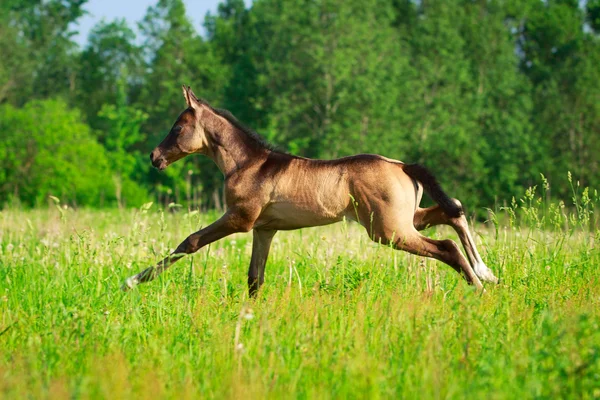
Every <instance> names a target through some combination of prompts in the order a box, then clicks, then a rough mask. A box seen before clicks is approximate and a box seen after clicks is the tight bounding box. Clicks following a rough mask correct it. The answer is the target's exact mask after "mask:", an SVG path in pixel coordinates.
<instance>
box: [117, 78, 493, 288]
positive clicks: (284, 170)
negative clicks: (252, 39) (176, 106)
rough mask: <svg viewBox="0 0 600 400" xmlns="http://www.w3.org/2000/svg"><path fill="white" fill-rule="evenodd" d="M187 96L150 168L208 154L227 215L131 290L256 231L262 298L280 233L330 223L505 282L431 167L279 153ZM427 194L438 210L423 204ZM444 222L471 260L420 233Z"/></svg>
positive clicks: (253, 265) (365, 157)
mask: <svg viewBox="0 0 600 400" xmlns="http://www.w3.org/2000/svg"><path fill="white" fill-rule="evenodd" d="M183 94H184V97H185V99H186V103H187V105H188V108H187V109H186V110H185V111H183V112H182V113H181V115H180V116H179V117H178V119H177V121H176V122H175V124H174V125H173V127H172V129H171V131H170V132H169V134H168V135H167V136H166V137H165V139H164V140H163V141H162V142H161V143H160V144H159V145H158V146H157V147H156V149H154V151H153V152H152V153H151V155H150V158H151V160H152V164H153V165H154V166H155V167H156V168H158V169H160V170H163V169H165V168H166V167H167V166H169V165H170V164H171V163H173V162H175V161H177V160H179V159H181V158H183V157H185V156H187V155H189V154H194V153H200V154H204V155H206V156H208V157H210V158H211V159H212V160H213V161H214V162H215V163H216V164H217V166H218V167H219V169H220V170H221V172H222V173H223V175H224V176H225V200H226V204H227V212H226V213H225V214H224V215H223V216H222V217H221V218H219V219H218V220H217V221H215V222H214V223H213V224H211V225H209V226H208V227H206V228H204V229H202V230H200V231H198V232H196V233H193V234H191V235H190V236H189V237H188V238H187V239H186V240H184V241H183V242H182V243H181V244H180V245H179V246H178V247H177V249H176V250H175V252H174V253H173V254H171V255H170V256H168V257H167V258H165V259H164V260H162V261H161V262H160V263H158V265H157V266H156V267H150V268H148V269H146V270H144V271H142V272H140V273H139V274H137V275H134V276H132V277H130V278H128V279H127V280H126V282H125V284H124V285H123V289H125V290H127V289H130V288H132V287H133V286H135V285H136V284H138V283H142V282H146V281H149V280H152V279H154V278H155V277H156V276H157V275H158V274H159V273H161V272H162V271H164V270H165V269H166V268H168V267H169V266H170V265H172V264H173V263H174V262H175V261H177V260H178V259H180V258H181V257H183V256H184V255H185V254H190V253H194V252H196V251H198V250H199V249H201V248H202V247H204V246H206V245H207V244H209V243H212V242H214V241H216V240H219V239H221V238H223V237H225V236H227V235H230V234H232V233H235V232H248V231H250V230H252V231H253V245H252V258H251V261H250V269H249V271H248V286H249V291H250V295H251V296H255V295H256V292H257V290H258V288H259V287H260V285H262V283H263V281H264V270H265V264H266V261H267V257H268V254H269V248H270V245H271V240H272V238H273V236H274V235H275V233H276V232H277V231H278V230H291V229H298V228H305V227H310V226H318V225H327V224H331V223H334V222H338V221H341V220H342V219H344V218H346V219H350V220H354V221H356V222H358V223H360V224H361V225H363V226H364V227H365V228H366V229H367V231H368V234H369V237H370V238H371V239H372V240H374V241H376V242H380V243H382V244H386V245H391V246H393V247H394V248H397V249H401V250H405V251H408V252H410V253H413V254H418V255H421V256H426V257H432V258H435V259H438V260H440V261H442V262H444V263H446V264H448V265H450V266H451V267H452V268H454V269H455V270H456V271H457V272H459V273H461V274H462V275H463V276H464V277H465V279H466V280H467V282H469V283H471V284H474V285H476V286H477V287H478V288H482V284H481V281H480V279H481V280H485V281H491V282H497V278H496V277H495V276H494V274H493V273H492V271H491V270H490V269H489V268H487V267H486V266H485V264H484V263H483V261H482V260H481V257H480V256H479V253H478V252H477V249H476V247H475V242H474V241H473V238H472V236H471V234H470V233H469V228H468V224H467V220H466V218H465V217H464V213H463V212H462V206H461V204H460V202H459V201H458V200H455V199H450V198H449V197H448V196H447V195H446V194H445V193H444V192H443V191H442V189H441V187H440V186H439V184H438V183H437V181H436V180H435V178H434V177H433V176H432V175H431V174H430V173H429V172H428V171H427V170H426V169H425V168H424V167H422V166H419V165H417V164H410V165H409V164H404V163H402V162H400V161H396V160H392V159H389V158H386V157H383V156H379V155H373V154H359V155H356V156H351V157H344V158H340V159H336V160H313V159H308V158H303V157H297V156H293V155H289V154H284V153H280V152H277V151H274V150H272V149H271V148H270V147H269V146H268V145H267V144H265V143H264V142H263V141H262V140H261V139H260V137H259V136H258V135H256V134H255V133H253V132H252V131H250V130H248V129H247V128H245V127H243V126H242V125H241V124H240V123H239V122H238V121H237V120H236V119H235V118H234V117H233V116H232V115H231V114H230V113H229V112H227V111H224V110H218V109H214V108H213V107H211V106H210V105H209V104H208V103H207V102H206V101H203V100H200V99H198V98H197V97H196V96H195V95H194V93H193V92H192V91H191V89H190V88H189V87H184V88H183ZM423 189H424V190H425V191H426V192H428V193H429V195H430V196H431V197H432V198H433V199H434V200H435V201H436V202H437V203H438V205H437V206H434V207H430V208H425V209H423V208H420V207H419V203H420V201H421V196H422V193H423ZM439 224H447V225H450V226H452V227H453V228H454V229H455V230H456V232H457V233H458V235H459V238H460V240H461V242H462V244H463V246H464V248H465V251H466V254H467V258H465V257H464V256H463V254H462V253H461V252H460V250H459V248H458V246H457V245H456V243H454V242H453V241H452V240H434V239H430V238H428V237H425V236H423V235H421V234H420V233H419V232H418V231H419V230H422V229H424V228H426V227H429V226H434V225H439ZM467 259H468V260H467Z"/></svg>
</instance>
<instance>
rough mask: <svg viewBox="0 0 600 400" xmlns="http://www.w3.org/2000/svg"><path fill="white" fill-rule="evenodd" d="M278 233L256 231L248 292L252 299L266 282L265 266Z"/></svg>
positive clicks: (254, 233)
mask: <svg viewBox="0 0 600 400" xmlns="http://www.w3.org/2000/svg"><path fill="white" fill-rule="evenodd" d="M275 233H277V231H271V230H259V229H254V231H253V239H252V258H251V259H250V268H249V269H248V291H249V294H250V297H256V294H257V293H258V289H260V287H261V286H262V284H263V282H264V281H265V265H266V263H267V258H268V257H269V250H270V248H271V241H272V240H273V236H275Z"/></svg>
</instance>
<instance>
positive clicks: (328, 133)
mask: <svg viewBox="0 0 600 400" xmlns="http://www.w3.org/2000/svg"><path fill="white" fill-rule="evenodd" d="M85 3H86V0H46V1H41V0H3V1H2V2H1V3H0V48H1V49H2V51H1V53H2V57H0V135H2V140H1V141H0V204H4V205H9V204H15V203H17V204H22V205H26V206H36V205H40V204H44V203H45V202H46V201H47V198H48V196H49V195H53V196H57V197H60V198H61V199H62V200H63V201H65V202H69V203H71V204H73V205H78V206H94V207H103V206H104V207H108V206H115V205H119V206H138V205H139V204H142V203H144V202H147V201H149V200H151V199H155V200H156V199H157V200H158V201H160V202H161V203H164V204H168V203H170V202H176V203H180V204H184V205H187V206H190V207H204V208H210V207H221V204H222V198H221V187H222V179H223V178H222V176H220V173H219V172H218V170H217V169H216V167H215V166H214V165H213V164H212V163H211V162H210V160H207V159H206V158H204V157H201V156H195V157H188V158H187V159H185V160H182V161H180V162H178V163H176V164H174V165H172V166H171V167H169V168H168V169H167V170H166V171H165V172H163V173H159V172H157V171H155V170H153V169H152V168H151V166H150V162H149V160H148V156H147V154H148V153H149V151H150V150H151V149H152V148H153V147H154V146H156V145H157V144H158V143H159V142H160V140H162V138H163V137H164V136H165V134H166V133H167V132H168V130H169V129H170V127H171V125H172V123H173V121H174V120H175V119H176V117H177V115H178V114H179V113H180V112H181V111H182V109H183V107H184V102H183V98H182V96H181V85H182V84H187V85H191V86H192V88H193V89H194V91H195V92H196V93H197V94H198V95H200V96H202V97H203V98H205V99H207V100H208V101H209V102H210V103H211V104H212V105H214V106H216V107H221V108H226V109H228V110H230V111H231V112H232V113H233V114H234V115H235V116H236V117H237V118H238V119H239V120H240V121H242V122H243V123H244V124H246V125H248V126H250V127H251V128H253V129H255V130H256V131H258V132H259V133H260V134H261V135H262V136H263V137H265V138H266V139H267V140H268V141H270V142H272V143H273V144H274V145H276V146H277V147H279V148H280V149H282V150H283V151H289V152H291V153H293V154H296V155H302V156H307V157H316V158H332V157H340V156H344V155H349V154H354V153H359V152H364V153H366V152H369V153H379V154H383V155H385V156H388V157H392V158H397V159H400V160H403V161H406V162H417V163H421V164H424V165H426V166H427V167H429V168H430V169H431V170H432V171H433V172H434V173H435V174H436V175H437V176H438V178H439V180H440V181H441V182H442V183H443V186H444V187H445V188H446V190H447V191H448V192H450V194H451V195H453V196H455V197H459V198H461V200H462V201H463V203H464V204H466V205H467V206H468V207H469V208H472V209H481V208H482V207H494V206H498V205H501V204H503V203H504V202H510V201H511V199H512V198H513V196H521V195H522V194H523V193H524V192H525V189H526V188H527V187H529V186H531V185H535V184H537V183H538V182H540V174H543V175H544V176H545V177H546V178H547V179H548V180H549V182H550V187H551V194H552V195H553V196H557V197H558V196H562V197H563V198H568V197H569V196H570V192H571V187H570V183H569V181H568V179H567V172H568V171H570V172H571V174H572V176H573V177H575V179H577V180H579V181H580V184H581V185H589V186H591V187H598V186H599V185H598V184H599V183H600V170H599V165H598V154H599V152H600V0H588V1H586V2H581V1H579V0H547V1H540V0H452V1H446V0H420V1H414V0H255V1H253V2H252V4H251V5H249V6H246V5H245V4H244V1H243V0H225V1H223V2H222V3H221V4H220V5H219V6H218V11H217V12H216V13H215V14H207V15H206V16H205V18H204V22H203V27H202V31H199V29H198V28H200V27H194V26H193V24H192V23H191V22H190V18H189V16H188V15H187V14H186V9H185V4H184V3H183V1H182V0H158V1H157V2H156V4H155V5H153V6H152V7H150V8H148V10H147V11H146V14H145V16H144V18H143V19H142V20H141V21H139V23H138V24H137V29H134V27H132V26H129V25H128V24H127V23H126V22H125V20H122V19H117V20H114V21H101V22H99V23H98V24H97V25H96V26H95V27H94V28H93V29H92V30H91V33H90V34H89V37H88V39H87V42H86V43H85V45H83V46H79V45H77V44H76V43H75V42H74V40H73V35H74V34H75V33H76V30H77V25H76V23H77V21H78V20H79V18H81V17H82V16H83V15H84V13H85V9H86V8H85V7H86V4H85Z"/></svg>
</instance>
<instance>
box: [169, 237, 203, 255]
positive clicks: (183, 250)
mask: <svg viewBox="0 0 600 400" xmlns="http://www.w3.org/2000/svg"><path fill="white" fill-rule="evenodd" d="M199 249H200V245H199V243H198V240H197V239H196V238H195V237H194V235H190V236H188V237H187V238H186V239H185V240H184V241H183V242H181V244H179V246H177V248H176V249H175V253H176V254H191V253H195V252H197V251H198V250H199Z"/></svg>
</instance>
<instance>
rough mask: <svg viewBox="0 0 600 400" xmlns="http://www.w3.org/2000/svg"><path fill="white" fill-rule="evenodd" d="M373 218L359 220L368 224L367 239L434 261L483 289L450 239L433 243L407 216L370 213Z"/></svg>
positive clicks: (366, 226)
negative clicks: (433, 259)
mask: <svg viewBox="0 0 600 400" xmlns="http://www.w3.org/2000/svg"><path fill="white" fill-rule="evenodd" d="M371 215H372V218H371V219H370V220H369V219H366V218H364V217H363V218H361V223H362V221H370V224H369V225H367V224H365V223H362V225H363V226H365V228H366V229H367V232H368V233H369V236H370V237H371V239H372V240H373V241H375V242H380V243H382V244H392V245H393V246H394V248H395V249H399V250H404V251H407V252H409V253H412V254H416V255H419V256H424V257H430V258H435V259H436V260H439V261H442V262H444V263H446V264H448V265H449V266H451V267H452V268H454V270H455V271H456V272H458V273H459V274H461V275H463V277H464V278H465V279H466V280H467V282H469V283H470V284H472V285H475V286H476V287H477V288H480V289H481V288H483V285H482V284H481V281H480V280H479V278H478V277H477V275H476V274H475V272H474V271H473V268H471V265H470V264H469V262H468V261H467V259H466V258H465V256H463V254H462V253H461V252H460V250H459V248H458V245H457V244H456V243H454V241H452V240H449V239H448V240H434V239H430V238H428V237H425V236H423V235H421V234H420V233H419V232H417V230H416V229H415V228H414V226H412V221H411V220H410V219H409V218H406V214H402V213H394V214H392V213H387V215H378V213H373V214H371Z"/></svg>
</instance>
